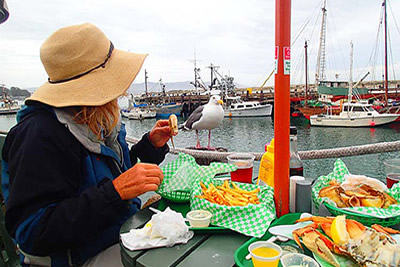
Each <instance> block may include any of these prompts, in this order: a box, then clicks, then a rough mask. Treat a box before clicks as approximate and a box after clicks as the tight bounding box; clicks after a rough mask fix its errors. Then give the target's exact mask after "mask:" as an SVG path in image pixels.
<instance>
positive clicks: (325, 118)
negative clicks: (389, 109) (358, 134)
mask: <svg viewBox="0 0 400 267" xmlns="http://www.w3.org/2000/svg"><path fill="white" fill-rule="evenodd" d="M399 117H400V114H387V113H379V112H377V111H376V110H375V109H373V108H372V105H370V104H368V103H366V102H365V101H362V102H359V101H355V102H350V103H344V104H343V107H342V110H341V112H340V113H339V115H335V114H332V113H331V112H330V109H329V108H328V110H327V113H326V114H319V115H313V116H311V117H310V123H311V125H312V126H338V127H373V126H379V125H384V124H388V123H392V122H394V121H396V120H397V118H399Z"/></svg>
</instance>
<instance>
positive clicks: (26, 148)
mask: <svg viewBox="0 0 400 267" xmlns="http://www.w3.org/2000/svg"><path fill="white" fill-rule="evenodd" d="M52 116H53V115H52V114H44V115H43V114H42V115H38V116H35V117H36V118H35V120H34V122H33V123H32V122H29V120H28V119H27V120H26V121H23V122H21V123H20V124H19V125H17V127H15V128H14V129H12V130H11V131H10V132H9V134H8V136H7V140H6V143H5V146H4V150H3V156H5V160H6V161H7V162H8V166H9V168H8V169H9V174H10V187H9V189H10V194H9V199H8V201H7V210H6V226H7V229H8V231H9V233H11V234H12V236H14V237H15V234H16V230H17V227H18V226H19V225H20V224H21V223H22V222H24V221H25V220H26V219H27V218H28V217H30V216H32V214H37V212H38V211H40V209H43V210H44V213H43V214H42V215H41V216H40V220H39V221H38V222H37V224H36V225H35V227H34V229H32V232H30V237H29V238H30V239H31V243H32V251H27V252H28V253H32V254H36V255H46V254H49V253H51V252H52V251H57V250H60V249H67V248H71V247H75V246H77V245H79V244H80V243H81V242H83V241H84V240H87V239H90V238H91V237H93V236H96V235H97V234H99V232H101V231H102V230H103V229H104V228H106V227H107V226H109V225H112V224H113V223H115V220H116V219H117V218H119V217H120V216H121V214H124V213H125V214H126V210H127V202H126V201H123V200H121V198H120V197H119V195H118V193H117V192H116V190H115V188H114V186H113V184H112V182H111V180H110V179H108V178H107V177H104V179H103V181H102V182H101V183H99V184H98V185H97V186H96V187H92V188H89V189H88V190H86V191H83V192H80V186H81V184H82V181H83V177H82V175H83V173H84V171H83V166H84V159H85V158H86V155H87V154H86V153H87V152H86V151H85V150H84V148H83V147H82V145H81V144H80V143H79V142H78V141H77V140H76V139H75V138H74V137H73V136H72V134H71V133H70V132H69V131H68V129H66V128H65V127H64V126H63V125H62V124H60V123H59V122H58V121H57V120H56V119H55V118H52ZM124 211H125V212H124Z"/></svg>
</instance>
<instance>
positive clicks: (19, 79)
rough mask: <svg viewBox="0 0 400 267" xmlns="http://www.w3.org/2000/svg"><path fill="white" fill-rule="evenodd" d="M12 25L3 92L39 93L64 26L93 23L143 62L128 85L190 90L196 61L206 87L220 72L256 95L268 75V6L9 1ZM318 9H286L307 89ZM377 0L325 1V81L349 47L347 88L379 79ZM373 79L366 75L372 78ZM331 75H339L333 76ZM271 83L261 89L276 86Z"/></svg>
mask: <svg viewBox="0 0 400 267" xmlns="http://www.w3.org/2000/svg"><path fill="white" fill-rule="evenodd" d="M387 1H388V8H387V13H388V25H389V26H388V28H389V37H390V44H389V46H388V50H389V61H390V62H389V63H390V64H389V68H390V70H389V79H397V80H399V79H400V49H399V44H400V30H399V28H400V18H399V17H398V18H397V20H398V21H396V19H395V16H394V14H397V15H398V14H400V1H398V0H387ZM7 3H8V7H9V11H10V17H9V19H8V20H7V21H6V22H5V23H4V24H1V25H0V84H5V85H6V86H7V87H11V86H17V87H19V88H31V87H38V86H40V85H41V84H43V83H44V82H45V81H46V80H47V74H46V72H45V70H44V68H43V66H42V64H41V61H40V57H39V51H40V46H41V44H42V43H43V41H44V40H45V39H46V38H47V37H48V36H49V35H50V34H52V33H53V32H54V31H56V30H57V29H59V28H61V27H65V26H69V25H74V24H80V23H85V22H90V23H93V24H95V25H97V26H98V27H99V28H100V29H101V30H102V31H103V32H104V33H105V34H106V35H107V36H108V38H109V39H110V40H111V41H112V42H113V44H114V46H115V47H116V48H118V49H122V50H129V51H132V52H136V53H148V54H149V57H148V58H147V59H146V62H145V64H144V67H143V68H142V71H141V72H140V73H139V75H138V76H137V78H136V80H135V82H134V83H140V82H143V81H144V69H147V71H148V76H149V81H153V82H155V81H158V80H159V79H160V78H162V80H163V82H180V81H192V80H193V76H194V72H193V67H194V66H193V59H194V57H195V54H196V59H197V60H198V62H197V64H198V67H200V69H201V72H200V74H201V76H202V79H203V80H204V81H209V80H210V78H209V77H210V71H209V69H208V68H207V66H209V65H210V64H211V63H212V64H214V65H217V66H220V68H219V72H220V73H221V74H222V75H231V76H232V77H234V79H235V80H234V81H235V82H236V83H237V84H241V85H244V86H261V84H262V83H263V82H264V80H265V79H266V78H267V77H268V75H269V73H270V72H271V71H272V70H273V67H274V46H275V44H274V42H275V1H273V0H247V1H243V0H242V1H240V0H218V1H213V0H202V1H191V0H185V1H184V0H169V1H165V0H164V1H163V0H146V1H138V0H113V1H110V0H80V1H77V0H71V1H65V0H64V1H60V0H41V1H29V0H12V1H11V0H7ZM322 3H323V0H292V16H291V20H292V23H291V42H292V51H291V58H292V59H291V66H292V67H291V83H292V84H299V83H304V81H305V61H304V58H305V52H304V43H305V41H308V45H309V48H308V58H309V60H308V66H309V67H308V72H309V81H310V82H313V80H314V78H313V77H314V75H315V70H316V58H317V51H318V44H319V32H320V27H321V14H322V12H321V7H322ZM381 3H382V1H381V0H350V1H349V0H334V1H332V0H327V33H326V76H327V78H328V79H330V80H334V79H339V80H348V79H349V72H350V71H349V70H350V41H352V42H353V44H354V49H353V55H354V56H353V80H354V81H357V80H358V79H360V78H361V77H362V76H364V74H365V73H366V72H367V71H370V72H371V74H370V75H369V77H368V78H367V80H368V79H369V80H377V79H378V80H380V79H382V74H381V73H382V69H383V67H382V66H383V65H382V64H383V57H382V54H383V38H381V36H382V33H383V30H381V31H380V33H381V35H380V36H378V27H379V20H380V16H381ZM371 70H372V71H371ZM335 75H336V76H335ZM273 82H274V81H273V77H272V78H271V79H270V80H269V81H268V83H267V84H268V85H273Z"/></svg>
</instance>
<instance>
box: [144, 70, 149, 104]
mask: <svg viewBox="0 0 400 267" xmlns="http://www.w3.org/2000/svg"><path fill="white" fill-rule="evenodd" d="M147 78H148V76H147V70H146V69H145V70H144V88H145V89H144V90H145V92H146V98H147V97H148V91H147Z"/></svg>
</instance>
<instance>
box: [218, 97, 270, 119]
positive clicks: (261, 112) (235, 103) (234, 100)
mask: <svg viewBox="0 0 400 267" xmlns="http://www.w3.org/2000/svg"><path fill="white" fill-rule="evenodd" d="M224 112H225V115H224V116H225V117H267V116H271V114H272V105H271V104H268V103H260V102H257V101H242V100H241V99H240V97H239V96H237V97H228V98H227V106H226V107H225V109H224Z"/></svg>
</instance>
